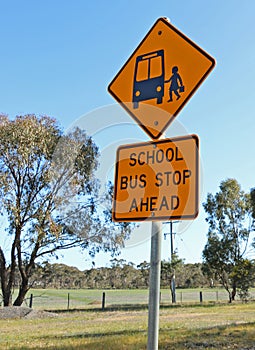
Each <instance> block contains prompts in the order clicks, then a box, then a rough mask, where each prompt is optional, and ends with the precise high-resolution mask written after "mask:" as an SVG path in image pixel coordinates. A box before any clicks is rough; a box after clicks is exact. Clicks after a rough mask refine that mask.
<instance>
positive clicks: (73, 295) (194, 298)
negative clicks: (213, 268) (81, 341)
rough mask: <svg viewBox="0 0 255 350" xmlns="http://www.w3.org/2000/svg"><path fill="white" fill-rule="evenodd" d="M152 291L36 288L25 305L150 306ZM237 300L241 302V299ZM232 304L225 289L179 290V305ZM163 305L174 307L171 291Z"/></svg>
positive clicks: (254, 294) (163, 295)
mask: <svg viewBox="0 0 255 350" xmlns="http://www.w3.org/2000/svg"><path fill="white" fill-rule="evenodd" d="M148 299H149V291H148V290H140V289H135V290H133V289H131V290H105V291H103V290H91V289H90V290H86V289H79V290H62V289H61V290H56V289H45V290H44V289H34V290H31V291H30V293H28V295H27V298H26V300H25V301H24V303H23V305H24V306H29V307H32V308H35V309H44V310H74V309H95V310H96V309H107V308H112V307H125V306H126V307H128V306H129V307H132V306H133V307H134V306H147V305H148ZM249 299H250V300H255V289H253V290H251V291H250V295H249ZM236 300H240V299H239V298H238V296H237V297H236ZM209 302H216V303H217V302H228V293H227V292H226V291H225V290H224V289H209V290H203V289H201V290H198V289H196V290H194V289H192V290H190V289H184V290H176V303H177V304H185V303H209ZM160 303H161V305H162V306H164V305H169V304H172V298H171V293H170V290H166V289H163V290H161V292H160Z"/></svg>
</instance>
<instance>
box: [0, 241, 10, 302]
mask: <svg viewBox="0 0 255 350" xmlns="http://www.w3.org/2000/svg"><path fill="white" fill-rule="evenodd" d="M7 278H8V271H7V267H6V260H5V256H4V252H3V250H2V248H1V247H0V279H1V290H2V298H3V304H4V306H10V305H11V302H12V293H11V286H10V284H8V282H7Z"/></svg>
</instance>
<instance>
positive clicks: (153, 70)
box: [133, 50, 165, 109]
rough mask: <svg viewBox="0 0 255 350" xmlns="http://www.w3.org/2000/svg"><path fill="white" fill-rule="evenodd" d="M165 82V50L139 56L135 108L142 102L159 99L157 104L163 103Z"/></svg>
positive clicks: (136, 69)
mask: <svg viewBox="0 0 255 350" xmlns="http://www.w3.org/2000/svg"><path fill="white" fill-rule="evenodd" d="M164 82H165V64H164V50H158V51H154V52H150V53H147V54H144V55H140V56H137V58H136V63H135V71H134V84H133V108H134V109H136V108H138V106H139V102H140V101H145V100H151V99H154V98H156V99H157V104H160V103H162V101H163V97H164Z"/></svg>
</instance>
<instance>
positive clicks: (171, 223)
mask: <svg viewBox="0 0 255 350" xmlns="http://www.w3.org/2000/svg"><path fill="white" fill-rule="evenodd" d="M178 222H179V221H170V222H169V224H170V232H169V233H165V234H164V238H165V239H166V236H167V235H168V234H169V235H170V253H171V262H173V257H174V232H173V223H178ZM170 288H171V294H172V303H176V293H175V270H173V276H172V278H171V285H170Z"/></svg>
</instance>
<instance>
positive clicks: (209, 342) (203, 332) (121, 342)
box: [10, 322, 255, 350]
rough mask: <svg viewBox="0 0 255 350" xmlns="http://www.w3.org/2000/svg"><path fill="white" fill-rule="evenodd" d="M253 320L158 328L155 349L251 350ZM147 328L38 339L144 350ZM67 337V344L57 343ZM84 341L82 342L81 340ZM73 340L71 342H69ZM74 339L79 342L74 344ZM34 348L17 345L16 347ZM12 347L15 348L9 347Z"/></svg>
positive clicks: (62, 348)
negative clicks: (182, 327)
mask: <svg viewBox="0 0 255 350" xmlns="http://www.w3.org/2000/svg"><path fill="white" fill-rule="evenodd" d="M254 327H255V322H247V323H233V324H226V325H220V326H214V327H205V328H201V329H181V330H180V331H179V332H176V329H171V328H169V329H166V328H165V329H160V333H159V350H163V349H164V350H185V349H208V350H209V349H211V350H212V349H215V350H219V349H222V350H223V349H224V350H225V349H231V350H234V349H239V350H240V349H243V350H244V349H245V350H255V333H254ZM146 339H147V330H125V329H124V330H121V331H109V332H104V333H102V332H97V333H86V332H84V333H76V334H67V335H61V336H54V335H52V336H46V337H43V338H41V340H42V341H45V343H46V344H47V342H52V341H55V342H56V345H55V346H45V347H41V346H40V349H42V350H83V349H84V350H85V349H87V350H113V349H114V350H123V349H130V350H145V349H146ZM65 340H67V342H68V344H69V345H61V343H63V342H65ZM83 340H84V341H83ZM72 342H73V344H72ZM75 342H78V343H79V344H77V345H75ZM28 349H38V347H31V346H30V347H26V346H24V347H21V348H19V350H28ZM10 350H16V349H14V348H13V349H10Z"/></svg>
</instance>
